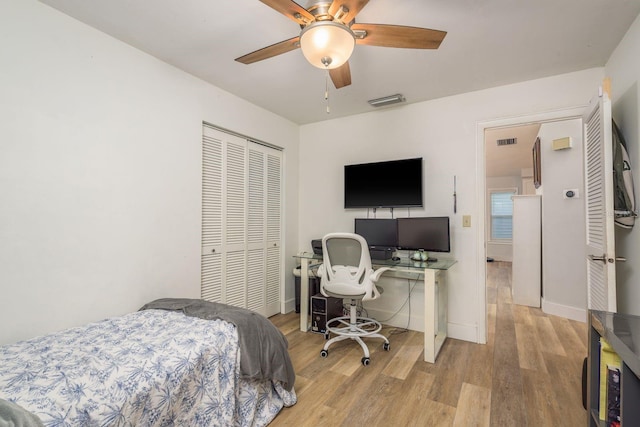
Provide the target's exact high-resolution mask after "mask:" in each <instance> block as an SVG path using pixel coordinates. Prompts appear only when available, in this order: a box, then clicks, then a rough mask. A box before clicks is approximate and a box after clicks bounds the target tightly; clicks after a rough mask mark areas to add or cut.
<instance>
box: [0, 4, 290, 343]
mask: <svg viewBox="0 0 640 427" xmlns="http://www.w3.org/2000/svg"><path fill="white" fill-rule="evenodd" d="M0 34H1V37H0V69H1V70H2V72H1V73H0V116H1V117H2V120H0V295H1V297H0V301H1V303H0V307H1V308H0V325H2V326H0V343H7V342H11V341H14V340H18V339H22V338H27V337H30V336H33V335H36V334H43V333H46V332H49V331H54V330H58V329H61V328H65V327H69V326H72V325H78V324H82V323H86V322H88V321H94V320H98V319H101V318H104V317H107V316H111V315H118V314H122V313H125V312H129V311H132V310H136V309H138V308H139V307H140V306H141V305H142V304H144V303H145V302H147V301H149V300H152V299H155V298H159V297H165V296H182V297H199V294H200V291H199V277H200V194H201V135H202V130H201V124H202V121H203V120H204V121H208V122H210V123H213V124H215V125H218V126H222V127H225V128H227V129H232V130H234V131H237V132H240V133H243V134H246V135H249V136H252V137H254V138H257V139H261V140H264V141H267V142H269V143H272V144H276V145H279V146H281V147H284V148H285V177H286V181H285V186H286V188H285V206H286V208H285V227H286V228H285V254H284V257H285V262H286V268H285V269H286V271H291V269H292V268H293V258H292V255H293V253H295V252H296V251H297V249H298V248H297V246H298V237H297V229H298V224H297V218H298V209H297V207H298V200H297V195H298V187H297V179H296V178H297V174H298V170H297V158H298V147H297V145H298V126H297V125H295V124H293V123H291V122H289V121H286V120H284V119H282V118H280V117H278V116H275V115H274V114H272V113H269V112H267V111H265V110H262V109H260V108H257V107H255V106H254V105H252V104H249V103H247V102H246V101H243V100H241V99H239V98H237V97H235V96H232V95H230V94H228V93H226V92H224V91H222V90H219V89H218V88H216V87H213V86H211V85H208V84H205V83H204V82H202V81H200V80H198V79H196V78H194V77H192V76H190V75H187V74H185V73H183V72H182V71H179V70H177V69H175V68H173V67H171V66H168V65H166V64H165V63H162V62H160V61H158V60H157V59H154V58H152V57H150V56H148V55H146V54H144V53H142V52H140V51H137V50H135V49H133V48H131V47H129V46H127V45H125V44H123V43H121V42H119V41H117V40H115V39H112V38H111V37H109V36H106V35H104V34H102V33H100V32H98V31H96V30H94V29H92V28H89V27H87V26H86V25H84V24H81V23H79V22H78V21H76V20H74V19H72V18H69V17H68V16H66V15H63V14H61V13H60V12H58V11H55V10H54V9H51V8H49V7H48V6H45V5H43V4H41V3H38V2H37V1H35V0H3V1H2V2H0ZM289 276H290V275H286V278H287V287H288V296H287V298H293V279H292V277H289Z"/></svg>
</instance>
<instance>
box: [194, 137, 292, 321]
mask: <svg viewBox="0 0 640 427" xmlns="http://www.w3.org/2000/svg"><path fill="white" fill-rule="evenodd" d="M202 144H203V175H202V191H203V194H202V275H201V277H202V298H203V299H206V300H210V301H218V302H223V303H226V304H231V305H234V306H238V307H245V308H249V309H251V310H255V311H257V312H259V313H261V314H264V315H266V316H269V315H272V314H276V313H278V312H279V311H280V286H281V279H282V273H281V271H282V255H281V247H282V245H281V241H280V240H281V208H282V203H281V176H282V153H281V152H280V151H278V150H275V149H272V148H269V147H265V146H262V145H259V144H256V143H253V142H251V141H248V140H246V139H243V138H240V137H238V136H235V135H231V134H228V133H225V132H222V131H220V130H218V129H214V128H211V127H208V126H206V125H205V126H204V127H203V143H202Z"/></svg>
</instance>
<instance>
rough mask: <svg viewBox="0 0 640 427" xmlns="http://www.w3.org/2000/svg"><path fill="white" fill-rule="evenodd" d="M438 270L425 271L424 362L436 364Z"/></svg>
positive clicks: (426, 269)
mask: <svg viewBox="0 0 640 427" xmlns="http://www.w3.org/2000/svg"><path fill="white" fill-rule="evenodd" d="M436 304H437V301H436V270H430V269H428V268H425V270H424V360H425V362H429V363H435V361H436V353H435V337H436V329H435V328H436V325H435V322H436Z"/></svg>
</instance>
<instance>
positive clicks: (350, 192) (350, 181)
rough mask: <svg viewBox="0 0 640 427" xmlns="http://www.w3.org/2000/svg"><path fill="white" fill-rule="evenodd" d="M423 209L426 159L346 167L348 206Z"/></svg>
mask: <svg viewBox="0 0 640 427" xmlns="http://www.w3.org/2000/svg"><path fill="white" fill-rule="evenodd" d="M419 206H422V158H421V157H420V158H415V159H403V160H392V161H386V162H376V163H362V164H356V165H346V166H345V167H344V207H345V209H357V208H398V207H419Z"/></svg>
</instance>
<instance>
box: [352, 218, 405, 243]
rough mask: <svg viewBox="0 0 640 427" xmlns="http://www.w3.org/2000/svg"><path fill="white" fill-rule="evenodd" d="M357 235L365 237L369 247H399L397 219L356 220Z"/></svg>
mask: <svg viewBox="0 0 640 427" xmlns="http://www.w3.org/2000/svg"><path fill="white" fill-rule="evenodd" d="M355 233H356V234H359V235H361V236H362V237H364V239H365V240H366V241H367V244H368V245H369V247H371V246H383V247H389V248H395V247H396V246H398V221H397V220H395V219H388V218H385V219H374V218H356V220H355Z"/></svg>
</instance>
